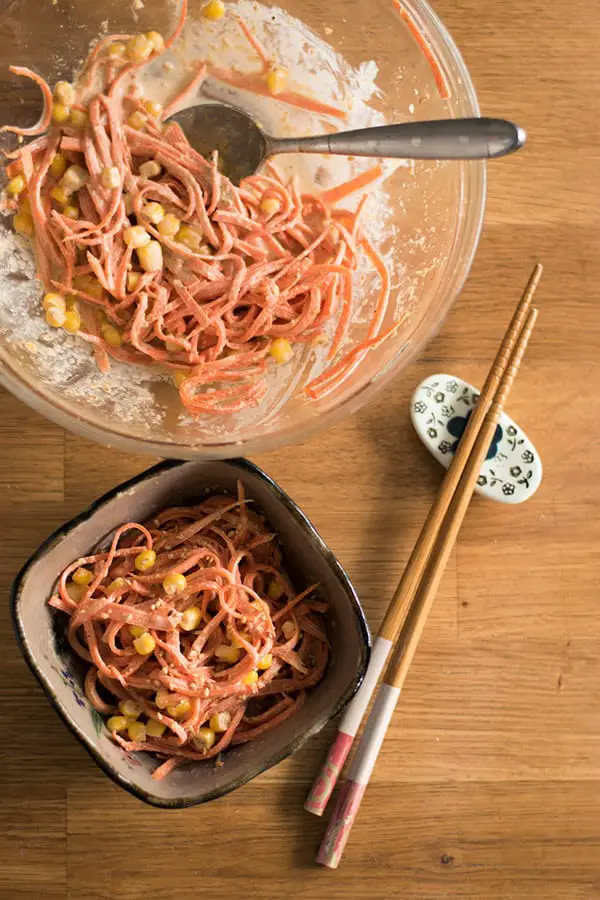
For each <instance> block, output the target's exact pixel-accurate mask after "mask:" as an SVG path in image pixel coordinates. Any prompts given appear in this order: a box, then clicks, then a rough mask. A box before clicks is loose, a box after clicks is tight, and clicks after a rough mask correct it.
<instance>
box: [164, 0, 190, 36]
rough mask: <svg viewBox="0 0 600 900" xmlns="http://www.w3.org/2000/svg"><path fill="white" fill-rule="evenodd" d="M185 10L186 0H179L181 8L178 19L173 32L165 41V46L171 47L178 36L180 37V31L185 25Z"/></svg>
mask: <svg viewBox="0 0 600 900" xmlns="http://www.w3.org/2000/svg"><path fill="white" fill-rule="evenodd" d="M187 10H188V0H181V9H180V11H179V19H178V21H177V25H176V27H175V30H174V32H173V34H172V35H171V36H170V37H169V38H168V39H167V40H166V41H165V47H167V48H168V47H172V46H173V44H174V43H175V41H176V40H177V38H178V37H180V35H181V32H182V31H183V28H184V26H185V20H186V18H187Z"/></svg>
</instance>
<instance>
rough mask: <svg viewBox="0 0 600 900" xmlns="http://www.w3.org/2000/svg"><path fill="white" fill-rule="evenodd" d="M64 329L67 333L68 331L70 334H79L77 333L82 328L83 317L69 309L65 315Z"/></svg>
mask: <svg viewBox="0 0 600 900" xmlns="http://www.w3.org/2000/svg"><path fill="white" fill-rule="evenodd" d="M63 328H64V329H65V331H68V332H69V334H77V332H78V331H79V329H80V328H81V316H80V315H79V313H78V312H76V310H74V309H69V310H68V311H67V312H66V313H65V321H64V322H63Z"/></svg>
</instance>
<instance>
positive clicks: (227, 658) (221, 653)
mask: <svg viewBox="0 0 600 900" xmlns="http://www.w3.org/2000/svg"><path fill="white" fill-rule="evenodd" d="M215 656H216V657H217V659H218V660H220V661H221V662H226V663H236V662H237V661H238V659H239V658H240V651H239V650H238V648H237V647H233V646H231V644H221V645H220V646H219V647H217V649H216V650H215Z"/></svg>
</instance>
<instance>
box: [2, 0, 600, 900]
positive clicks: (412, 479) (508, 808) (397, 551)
mask: <svg viewBox="0 0 600 900" xmlns="http://www.w3.org/2000/svg"><path fill="white" fill-rule="evenodd" d="M363 2H366V0H363ZM0 5H1V4H0ZM435 5H436V9H437V11H438V12H439V14H440V15H441V17H442V18H443V20H444V21H445V23H446V25H447V26H448V28H449V29H450V31H451V32H452V34H453V36H454V38H455V40H456V41H457V43H458V45H459V46H460V48H461V50H462V52H463V54H464V56H465V59H466V62H467V64H468V66H469V68H470V70H471V72H472V74H473V77H474V80H475V83H476V86H477V89H478V93H479V98H480V102H481V105H482V108H483V109H484V110H485V112H486V113H489V114H490V115H501V114H506V113H507V112H509V113H510V114H511V115H512V116H513V117H514V118H515V119H516V120H517V121H519V122H520V123H522V124H523V125H524V126H525V127H526V128H527V130H528V132H529V144H528V146H527V148H526V150H525V151H524V152H523V153H522V154H519V155H518V156H516V157H514V158H511V159H507V160H505V161H504V162H503V163H502V164H501V165H494V166H490V168H489V201H488V211H487V216H486V224H485V228H484V232H483V236H482V240H481V245H480V249H479V251H478V254H477V258H476V260H475V263H474V266H473V269H472V273H471V276H470V278H469V280H468V283H467V285H466V287H465V289H464V291H463V293H462V296H461V298H460V299H459V301H458V302H457V303H456V304H455V306H454V308H453V310H452V312H451V314H450V316H449V318H448V320H447V322H446V324H445V326H444V328H443V329H442V331H441V333H440V334H439V336H438V337H437V338H436V339H435V340H434V341H432V342H431V344H430V345H429V347H428V348H427V350H426V351H425V353H424V354H423V358H422V360H421V361H419V362H418V363H416V364H415V365H414V366H413V367H412V368H411V369H410V370H409V371H408V372H406V373H405V374H404V375H403V376H402V377H401V378H399V379H397V380H396V382H395V383H394V384H393V385H392V386H390V388H389V389H388V390H387V391H386V392H385V393H384V394H382V395H381V396H380V397H379V398H378V400H377V402H375V403H374V404H373V405H371V406H370V407H369V408H368V409H366V410H364V411H363V412H362V413H360V414H359V415H357V416H355V417H353V418H351V419H349V420H348V421H345V422H343V423H342V424H340V425H338V426H337V427H336V428H334V429H332V430H330V431H328V432H326V433H325V434H322V435H319V436H318V437H315V438H314V439H312V440H311V441H310V442H309V443H307V444H305V445H303V446H297V447H290V448H286V449H284V450H281V451H278V452H277V453H273V454H269V455H266V456H264V457H261V458H259V459H258V460H257V462H258V463H259V464H261V465H263V466H264V467H265V468H266V469H267V471H268V472H269V473H270V474H271V475H272V476H273V477H274V478H276V479H277V480H278V481H280V483H281V484H282V486H283V487H284V488H285V489H286V490H288V491H289V492H290V493H291V494H292V496H293V497H294V498H295V499H296V500H297V501H298V502H299V503H300V505H301V506H302V507H303V509H304V510H305V511H306V512H307V514H308V515H309V516H310V517H311V518H312V520H313V521H314V523H315V525H316V526H317V528H318V529H319V530H320V531H321V532H322V534H323V535H324V537H325V538H326V540H328V541H329V542H330V544H331V546H332V547H333V549H334V550H335V551H336V552H337V553H338V555H339V557H340V559H341V561H342V562H343V564H344V565H345V566H346V567H347V568H348V571H349V573H350V575H351V577H352V578H353V579H354V581H355V583H356V586H357V588H358V590H359V592H360V595H361V598H362V600H363V602H364V605H365V609H366V611H367V614H368V616H369V620H370V623H371V626H372V628H373V629H374V630H375V629H376V628H377V626H378V625H379V623H380V621H381V618H382V615H383V611H384V609H385V605H386V603H387V601H388V599H389V597H390V596H391V593H392V591H393V589H394V586H395V584H396V582H397V580H398V577H399V575H400V573H401V571H402V568H403V566H404V565H405V564H406V561H407V558H408V554H409V552H410V549H411V547H412V545H413V543H414V540H415V538H416V535H417V533H418V530H419V528H420V526H421V524H422V522H423V520H424V518H425V515H426V512H427V510H428V508H429V505H430V503H431V501H432V499H433V496H434V493H435V491H436V490H437V487H438V485H439V482H440V479H441V476H442V472H441V469H440V468H439V467H438V465H437V464H436V463H435V462H434V460H433V459H432V458H431V457H430V456H429V455H428V454H427V452H426V451H425V450H424V449H423V447H422V446H421V445H420V444H419V442H418V440H417V438H416V436H415V435H414V433H413V432H412V429H411V427H410V425H409V421H408V401H409V398H410V395H411V392H412V390H413V389H414V388H415V387H416V385H417V384H418V382H419V381H420V380H421V379H422V378H424V377H425V376H426V375H428V374H431V373H432V372H434V371H435V370H438V371H439V370H450V371H455V372H456V373H457V374H460V375H461V376H463V377H465V378H466V379H468V380H469V381H471V382H472V383H474V384H481V383H482V381H483V378H484V377H485V373H486V371H487V368H488V366H489V363H490V361H491V358H492V356H493V354H494V352H495V350H496V347H497V345H498V342H499V339H500V336H501V334H502V332H503V330H504V328H505V326H506V324H507V322H508V319H509V317H510V313H511V310H512V309H513V308H514V305H515V303H516V300H517V298H518V295H519V293H520V291H521V290H522V288H523V285H524V283H525V280H526V278H527V276H528V274H529V271H530V269H531V266H532V263H533V262H534V261H535V259H537V258H540V259H541V260H542V261H543V262H544V264H545V266H546V270H545V273H544V278H543V281H542V284H541V286H540V289H539V292H538V296H537V298H536V302H539V305H540V312H541V314H540V319H539V323H538V325H537V327H536V332H535V335H534V339H533V341H532V343H531V345H530V347H529V350H528V355H527V360H526V364H525V366H524V367H523V369H522V371H521V372H520V374H519V379H518V382H517V384H516V386H515V389H514V391H513V395H512V396H511V401H510V413H511V414H512V415H513V416H514V417H515V418H516V419H518V421H519V422H520V423H521V424H522V425H523V426H524V427H525V429H526V430H527V432H528V434H529V435H530V437H531V438H532V440H533V441H534V443H535V444H536V445H537V446H538V448H539V450H540V452H541V455H542V458H543V460H544V465H545V477H544V481H543V483H542V486H541V488H540V490H539V492H538V494H537V495H536V497H535V499H534V500H532V501H531V502H529V503H527V504H525V505H524V506H523V507H520V508H518V509H517V510H515V509H511V508H508V507H506V508H505V507H501V506H499V505H493V504H490V503H487V502H485V501H483V500H481V499H480V498H476V499H475V500H474V502H473V504H472V507H471V508H470V510H469V513H468V515H467V518H466V520H465V523H464V526H463V529H462V531H461V534H460V536H459V540H458V544H457V548H456V550H455V553H454V554H453V557H452V559H451V561H450V565H449V567H448V569H447V571H446V574H445V577H444V580H443V584H442V586H441V590H440V593H439V595H438V597H437V599H436V603H435V604H434V607H433V610H432V613H431V617H430V620H429V622H428V625H427V628H426V630H425V633H424V636H423V640H422V642H421V645H420V646H419V649H418V651H417V654H416V656H415V660H414V663H413V665H412V668H411V671H410V674H409V677H408V679H407V682H406V685H405V689H404V692H403V696H402V701H401V704H400V707H399V709H398V712H397V715H396V717H395V718H394V721H393V723H392V727H391V730H390V733H389V737H388V740H387V741H386V743H385V746H384V749H383V752H382V755H381V757H380V760H379V762H378V766H377V768H376V771H375V774H374V778H373V782H372V784H371V786H370V787H369V791H368V794H367V797H366V799H365V801H364V803H363V805H362V808H361V812H360V816H359V818H358V821H357V823H356V826H355V828H354V831H353V835H352V840H351V842H350V843H349V845H348V848H347V851H346V854H345V858H344V861H343V863H342V865H341V867H340V869H339V870H338V871H336V872H329V871H323V870H320V869H318V868H316V867H315V866H314V865H313V859H314V854H315V852H316V849H317V847H318V844H319V842H320V839H321V836H322V833H323V828H324V823H323V822H322V821H320V820H317V819H315V818H314V817H312V816H309V815H307V814H306V813H304V811H303V810H302V804H303V801H304V797H305V794H306V791H307V789H308V787H309V784H310V783H311V780H312V777H313V775H314V773H315V772H316V769H317V765H318V763H319V761H320V759H321V758H322V755H323V753H324V751H325V748H326V747H327V744H328V741H329V739H330V737H331V734H332V732H331V729H330V730H328V731H326V732H324V733H322V734H320V735H319V736H318V737H317V738H315V739H314V740H313V741H312V742H311V743H310V744H309V746H307V747H305V748H304V749H303V750H302V751H301V752H300V753H299V754H298V755H297V756H296V757H295V758H293V759H291V760H288V761H286V762H285V763H283V764H282V765H280V766H278V767H277V768H276V769H274V770H271V771H270V772H268V773H266V774H265V775H263V776H262V777H260V778H259V779H257V780H256V781H255V782H253V783H251V784H249V785H247V786H245V787H244V788H242V789H241V790H240V791H239V792H236V793H234V794H233V795H231V796H230V797H227V798H224V799H223V800H220V801H217V802H215V803H212V804H209V805H208V806H206V807H200V808H196V809H190V810H185V811H181V812H174V813H173V812H163V811H158V810H153V809H150V808H149V807H146V806H144V805H143V804H141V803H140V802H138V801H136V800H135V799H133V798H132V797H129V796H128V795H127V794H125V793H124V792H123V791H121V790H119V789H118V788H117V787H116V786H114V785H112V784H111V783H110V782H109V781H108V780H107V779H106V777H105V776H104V775H103V774H102V773H101V772H100V771H99V770H98V769H97V768H96V767H95V766H94V764H93V763H92V761H91V760H90V759H89V758H88V757H87V755H86V754H85V753H84V751H83V750H82V749H81V747H80V746H79V745H78V744H77V742H76V741H75V740H74V739H73V738H72V737H71V736H70V735H69V733H68V732H67V731H66V729H65V728H64V726H63V725H62V723H61V722H60V721H59V720H58V718H57V717H56V716H55V715H54V713H53V712H52V710H51V709H50V707H49V705H48V703H47V702H46V701H45V699H44V697H43V696H42V694H41V691H40V689H39V688H38V686H37V684H36V683H35V681H34V679H33V678H32V676H31V675H30V673H29V671H28V670H27V668H26V666H25V664H24V662H23V661H22V659H21V658H20V655H19V652H18V650H17V647H16V644H15V641H14V638H13V635H12V629H11V625H10V621H9V614H8V606H7V603H6V602H5V603H4V604H3V607H2V610H1V612H0V616H1V620H0V654H1V660H2V661H1V664H0V666H1V673H2V678H1V679H0V721H1V723H2V741H1V742H0V898H2V900H4V898H6V900H15V898H18V900H22V898H23V900H25V898H26V900H35V898H37V897H44V898H50V900H54V898H56V900H116V898H119V900H121V898H123V900H137V898H140V900H141V898H146V897H148V896H152V897H154V898H156V900H173V898H185V900H187V898H195V897H203V896H206V895H207V894H209V895H210V896H223V897H232V896H239V895H243V896H244V897H247V898H248V900H255V898H256V900H258V898H261V900H262V898H264V897H281V896H286V897H290V898H298V900H325V898H328V900H329V898H331V900H337V898H339V900H341V898H342V897H343V898H348V897H350V898H352V900H373V898H375V900H390V898H394V900H395V898H398V900H438V898H450V900H509V898H510V900H513V898H514V900H597V898H599V897H600V615H599V605H598V584H599V582H600V558H599V553H598V547H599V545H600V523H599V521H598V515H597V510H598V506H599V503H600V479H598V474H597V473H598V470H599V467H600V423H599V416H598V411H597V410H598V403H597V399H596V390H597V383H598V379H599V376H600V354H599V348H600V317H599V314H598V310H599V304H600V242H599V238H598V197H599V196H600V166H599V162H600V150H599V149H598V141H597V134H598V121H599V120H600V94H599V93H598V92H597V91H596V89H595V85H596V81H597V73H598V66H599V64H600V51H599V49H598V47H599V46H600V42H599V39H600V25H599V24H598V17H597V3H596V2H595V0H571V2H569V3H567V2H566V0H554V2H552V3H541V2H539V0H531V2H527V3H525V2H523V0H504V2H503V3H494V4H491V3H481V2H478V0H436V3H435ZM96 6H98V4H96ZM328 15H330V16H331V18H332V20H333V18H334V16H333V12H332V11H331V10H328ZM392 50H393V48H390V52H392ZM0 415H1V417H2V425H3V429H2V439H1V441H0V488H1V489H0V523H1V525H0V534H1V537H2V552H1V553H0V587H1V589H2V592H3V595H4V597H5V598H6V596H7V593H8V590H9V586H10V583H11V581H12V579H13V577H14V575H15V573H16V572H17V571H18V569H19V567H20V566H21V565H22V564H23V562H24V560H25V559H26V558H27V556H28V555H29V554H30V553H31V552H32V551H33V550H34V549H35V547H36V546H37V545H38V544H39V542H40V541H41V540H42V539H43V538H44V537H45V536H46V535H47V534H48V533H49V532H50V531H51V530H52V529H53V528H55V527H57V526H58V525H59V524H60V523H61V522H63V521H64V520H65V519H67V518H68V517H70V516H72V515H73V514H74V513H75V512H77V511H78V510H80V509H81V508H82V507H83V506H84V505H86V504H87V503H89V502H90V501H91V500H93V499H94V498H95V497H96V496H98V494H100V493H101V492H102V491H104V490H106V489H108V488H110V487H112V486H114V484H115V483H116V482H117V481H119V480H121V479H122V478H125V477H127V476H129V475H130V474H133V473H134V472H136V471H139V470H140V469H142V468H143V467H145V466H146V465H148V464H149V460H146V459H143V458H139V457H138V458H136V457H126V456H123V455H122V454H119V453H116V452H115V451H113V450H110V449H107V448H101V447H96V446H92V445H91V444H89V443H87V442H86V441H84V440H82V439H81V438H78V437H76V436H73V435H70V434H65V433H63V432H62V431H61V430H60V429H59V428H57V427H56V426H54V425H51V424H49V423H46V422H44V421H43V420H41V419H40V418H39V417H37V416H36V415H35V414H34V413H33V412H31V411H29V410H28V409H26V408H25V407H24V406H22V405H21V404H20V403H18V402H17V401H16V400H15V399H13V398H12V397H9V396H7V395H5V394H3V395H0ZM332 460H335V465H334V466H332V465H331V461H332ZM216 835H218V841H217V842H216V841H215V836H216Z"/></svg>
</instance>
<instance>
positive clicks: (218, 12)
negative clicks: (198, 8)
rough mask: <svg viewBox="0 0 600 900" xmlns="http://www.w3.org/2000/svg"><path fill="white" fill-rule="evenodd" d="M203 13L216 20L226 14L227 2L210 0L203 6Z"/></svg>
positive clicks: (212, 20) (207, 17) (209, 18)
mask: <svg viewBox="0 0 600 900" xmlns="http://www.w3.org/2000/svg"><path fill="white" fill-rule="evenodd" d="M202 15H203V16H204V18H205V19H208V20H209V21H210V22H216V21H217V20H218V19H222V18H223V16H224V15H225V4H224V3H223V0H209V2H208V3H207V4H206V6H203V7H202Z"/></svg>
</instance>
